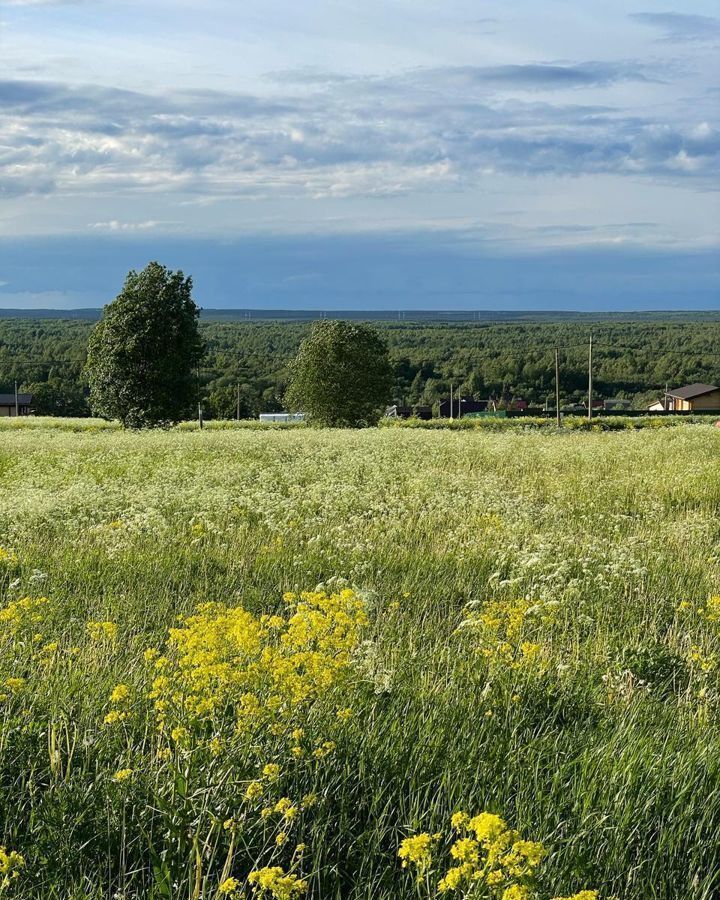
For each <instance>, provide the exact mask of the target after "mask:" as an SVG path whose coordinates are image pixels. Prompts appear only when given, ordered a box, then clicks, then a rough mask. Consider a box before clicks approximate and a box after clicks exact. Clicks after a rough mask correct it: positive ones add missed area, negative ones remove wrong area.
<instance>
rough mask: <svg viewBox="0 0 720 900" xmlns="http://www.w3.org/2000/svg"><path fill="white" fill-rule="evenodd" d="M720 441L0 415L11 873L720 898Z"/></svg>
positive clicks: (262, 887) (3, 748) (4, 763)
mask: <svg viewBox="0 0 720 900" xmlns="http://www.w3.org/2000/svg"><path fill="white" fill-rule="evenodd" d="M719 458H720V430H718V429H713V428H712V427H710V426H706V425H688V426H687V427H677V428H660V429H647V430H643V431H626V432H621V433H581V432H575V433H565V434H552V433H541V432H532V431H529V432H510V431H508V432H504V433H498V434H493V433H482V432H464V431H422V430H413V429H399V428H398V429H393V428H387V429H379V430H369V431H362V432H323V431H314V430H311V429H297V430H272V431H253V430H245V431H243V430H237V431H220V430H217V431H210V430H206V431H205V432H204V433H199V432H192V431H185V432H183V431H173V432H166V433H142V434H128V433H121V432H115V431H102V430H94V431H83V430H78V431H77V432H70V431H63V430H59V429H52V428H38V429H15V430H3V431H2V433H1V434H0V477H1V480H2V486H3V487H2V492H0V546H1V547H2V548H3V550H2V551H0V697H2V700H0V846H2V847H3V848H5V849H4V851H0V896H1V897H5V896H12V897H23V898H25V897H26V898H62V900H66V898H71V900H79V898H123V900H130V898H146V897H149V898H161V897H162V898H201V897H202V898H216V897H223V896H235V897H250V896H258V895H260V896H264V897H268V898H269V897H275V898H287V900H292V898H295V897H299V896H301V895H302V894H303V893H306V894H307V896H309V897H312V898H322V900H330V898H332V900H335V898H337V900H340V898H343V900H345V898H353V900H360V898H365V900H370V898H373V900H397V898H408V900H409V898H414V897H425V898H427V897H434V896H436V890H437V884H438V881H439V879H440V878H442V877H443V876H447V872H448V869H449V868H450V867H455V868H458V867H459V866H460V865H462V864H465V865H469V866H470V868H469V869H466V872H465V875H464V876H462V878H461V877H460V876H457V879H459V881H458V885H457V888H456V889H454V890H448V893H447V896H450V897H466V896H467V897H477V898H486V897H487V898H491V897H503V896H507V897H512V898H515V897H517V898H520V897H536V896H537V897H539V898H541V900H547V898H550V897H558V896H562V897H565V896H568V895H573V894H575V893H577V892H580V891H581V890H583V889H591V888H592V889H595V890H597V891H598V892H599V896H600V897H601V898H609V897H611V896H617V897H619V898H623V900H625V898H627V900H631V898H637V900H640V898H642V900H645V898H668V900H670V898H681V897H682V898H706V900H709V898H711V897H716V896H718V894H719V893H720V850H719V849H718V844H717V834H718V832H719V831H720V792H719V791H718V785H719V784H720V735H719V733H718V706H719V703H720V699H719V695H718V687H719V686H720V685H719V682H718V676H719V670H718V661H720V598H718V596H717V595H719V594H720V519H719V518H718V510H719V508H720V465H718V460H719ZM301 592H308V593H306V594H305V595H304V596H300V594H301ZM45 598H46V599H45ZM713 598H715V599H713ZM209 602H212V604H214V605H210V606H203V604H207V603H209ZM221 604H222V605H221ZM198 610H200V612H199V613H198ZM193 614H194V615H193ZM188 616H189V617H190V618H180V619H179V618H178V617H188ZM169 629H174V631H173V632H172V633H170V632H169ZM458 811H466V812H467V813H469V814H470V816H477V815H478V814H479V813H482V812H488V813H494V814H498V815H499V816H501V817H502V818H503V820H504V821H505V822H506V823H507V824H508V827H509V828H511V829H516V830H517V832H519V835H520V836H521V837H522V838H525V839H527V841H530V842H540V843H541V844H542V848H543V849H542V850H540V849H538V848H537V846H536V845H533V846H527V847H526V846H525V845H523V846H522V847H520V850H518V851H517V853H520V856H521V857H522V859H521V860H520V863H519V864H518V865H516V866H515V869H514V870H513V871H511V868H512V867H511V866H510V864H509V862H507V860H506V862H504V863H502V865H501V863H498V862H496V863H495V864H490V865H486V866H485V869H484V870H483V868H482V866H483V865H484V864H485V863H486V861H487V857H488V855H491V851H493V847H494V846H495V845H494V844H493V841H496V838H497V832H494V833H492V834H489V833H488V831H487V828H488V827H490V826H488V825H487V823H488V822H490V821H491V820H490V819H483V820H482V822H481V824H483V823H484V825H483V827H485V828H486V830H485V832H483V834H484V837H483V836H482V835H481V831H480V827H479V826H477V827H476V830H475V831H474V832H473V831H472V829H470V830H468V828H467V826H466V825H465V826H463V824H462V821H466V820H459V819H456V825H457V829H456V831H455V834H454V837H452V838H451V837H450V830H451V827H450V821H451V816H452V815H453V814H454V813H457V812H458ZM493 821H494V820H493ZM476 824H477V823H476ZM486 826H487V827H486ZM493 827H494V826H493ZM463 828H465V831H463ZM436 832H437V833H440V835H441V836H435V837H433V836H434V835H435V833H436ZM424 833H427V834H428V835H429V837H428V839H427V841H424V839H418V841H416V842H415V843H414V844H413V843H406V844H405V845H403V846H404V850H405V861H406V862H407V863H408V866H407V867H406V868H403V867H402V865H401V860H400V859H399V858H398V849H399V848H400V846H401V842H402V841H403V840H404V839H405V838H408V837H412V836H417V835H422V834H424ZM463 834H465V835H466V837H464V838H463V837H462V835H463ZM488 834H489V836H488ZM504 834H506V836H507V835H508V834H510V832H504ZM473 835H475V837H473ZM458 838H460V840H458ZM462 840H466V841H470V843H473V842H474V844H475V848H474V849H473V848H472V847H471V846H470V845H469V844H462V846H460V849H458V845H459V844H461V842H462ZM507 840H508V841H509V844H508V847H509V846H510V844H512V845H513V846H519V843H518V842H517V841H516V836H513V835H512V834H510V837H509V838H508V839H507ZM451 843H452V846H453V847H454V851H453V853H452V854H451ZM496 843H497V841H496ZM520 843H521V842H520ZM495 849H496V850H497V847H495ZM501 849H502V848H501ZM505 849H506V850H507V847H506V848H505ZM520 851H522V852H520ZM493 852H494V851H493ZM13 853H16V854H20V855H21V857H22V859H23V861H21V860H20V859H19V858H18V857H16V856H13V855H12V854H13ZM463 853H464V854H465V856H463V855H462V854H463ZM473 853H474V854H475V855H476V856H478V855H479V859H480V862H479V863H478V862H472V861H471V860H470V861H468V860H469V857H471V856H472V855H473ZM517 853H516V856H517ZM523 853H524V856H523ZM3 854H4V855H3ZM506 855H507V854H506ZM518 858H519V857H518ZM493 865H494V868H493ZM276 866H279V867H282V870H283V871H282V873H279V872H278V871H277V870H276V869H275V868H274V867H276ZM503 866H504V868H503ZM418 872H419V874H420V875H421V876H422V877H421V878H420V879H419V880H418V879H416V877H415V876H416V874H417V873H418ZM493 872H500V875H496V876H492V873H493ZM513 872H514V874H513ZM251 873H253V874H252V877H251V879H250V881H248V876H250V874H251ZM471 875H472V877H471ZM466 876H467V877H466ZM490 876H492V877H490ZM463 878H464V879H465V880H463ZM493 878H495V882H494V883H493ZM457 879H456V880H457ZM451 880H452V879H451ZM443 886H444V887H449V886H451V885H449V884H448V882H447V880H446V882H444V885H443ZM513 886H515V887H517V892H516V893H514V894H510V893H508V891H509V890H510V888H511V887H513ZM513 890H514V887H513ZM522 891H526V893H522Z"/></svg>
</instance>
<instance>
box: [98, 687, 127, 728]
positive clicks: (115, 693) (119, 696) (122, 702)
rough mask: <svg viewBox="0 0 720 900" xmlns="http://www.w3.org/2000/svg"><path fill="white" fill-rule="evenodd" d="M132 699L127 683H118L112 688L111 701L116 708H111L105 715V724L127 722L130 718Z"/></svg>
mask: <svg viewBox="0 0 720 900" xmlns="http://www.w3.org/2000/svg"><path fill="white" fill-rule="evenodd" d="M130 699H131V695H130V688H129V687H128V686H127V685H126V684H118V685H116V686H115V687H114V688H113V689H112V692H111V694H110V703H112V704H113V706H115V707H116V708H115V709H111V710H110V712H109V713H108V714H107V715H106V716H105V719H104V723H105V725H115V724H117V723H118V722H125V721H127V719H129V718H130V711H129V709H128V707H129V705H130Z"/></svg>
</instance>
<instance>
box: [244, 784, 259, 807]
mask: <svg viewBox="0 0 720 900" xmlns="http://www.w3.org/2000/svg"><path fill="white" fill-rule="evenodd" d="M262 793H263V786H262V782H260V781H251V782H250V784H248V786H247V787H246V788H245V799H246V800H249V801H250V802H251V803H252V802H253V801H254V800H258V799H259V798H260V797H262Z"/></svg>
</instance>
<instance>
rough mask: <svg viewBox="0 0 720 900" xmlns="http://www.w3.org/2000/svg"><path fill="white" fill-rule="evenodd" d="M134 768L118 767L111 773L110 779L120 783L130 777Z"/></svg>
mask: <svg viewBox="0 0 720 900" xmlns="http://www.w3.org/2000/svg"><path fill="white" fill-rule="evenodd" d="M133 771H134V769H118V770H117V772H116V773H115V774H114V775H113V777H112V780H113V781H114V782H115V783H116V784H120V783H121V782H123V781H127V780H128V779H129V778H131V777H132V774H133Z"/></svg>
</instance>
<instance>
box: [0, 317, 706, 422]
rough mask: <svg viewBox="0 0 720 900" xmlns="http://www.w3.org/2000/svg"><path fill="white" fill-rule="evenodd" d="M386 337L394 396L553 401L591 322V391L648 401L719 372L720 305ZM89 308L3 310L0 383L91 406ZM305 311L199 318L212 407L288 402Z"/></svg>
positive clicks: (46, 405)
mask: <svg viewBox="0 0 720 900" xmlns="http://www.w3.org/2000/svg"><path fill="white" fill-rule="evenodd" d="M375 325H376V327H377V328H378V329H379V330H380V332H381V333H382V334H383V335H384V337H385V339H386V340H387V343H388V346H389V348H390V354H391V359H392V362H393V366H394V370H395V388H394V395H395V396H394V399H395V401H396V402H397V403H401V404H404V405H412V404H416V403H421V404H427V405H435V404H436V403H437V402H438V400H439V399H440V398H441V397H445V396H447V394H448V392H449V389H450V385H451V384H452V385H453V386H454V389H455V390H458V389H459V390H460V391H461V392H462V393H463V394H464V395H465V394H466V395H469V396H474V397H475V398H477V399H484V398H487V397H488V396H490V395H495V396H497V397H500V396H502V395H506V396H515V397H523V398H524V399H526V400H528V401H529V402H530V404H531V405H534V406H541V405H544V404H545V402H546V401H548V402H549V404H550V405H554V366H555V362H554V350H555V347H559V348H560V367H561V373H560V383H561V391H560V394H561V403H563V404H570V403H573V402H578V401H582V400H583V399H584V398H585V397H586V396H587V365H588V359H587V357H588V340H589V337H590V333H591V332H592V334H593V345H594V365H593V380H594V391H595V395H596V396H597V397H599V398H613V397H618V398H626V399H630V400H631V401H632V405H633V407H634V408H643V407H645V406H647V405H648V404H649V403H651V402H653V400H655V399H657V397H658V396H659V395H660V394H662V392H663V391H664V389H665V387H666V385H669V386H670V387H677V386H679V385H682V384H687V383H691V382H695V381H701V382H707V383H710V384H718V383H720V317H718V316H716V315H713V314H712V313H710V314H707V315H699V314H691V315H688V316H687V317H682V316H679V315H678V314H661V313H658V314H656V315H655V316H649V315H643V316H637V317H632V316H627V317H624V318H621V317H619V316H608V317H606V318H602V317H596V318H593V319H590V318H589V317H561V316H560V315H558V316H557V318H556V319H554V320H550V321H549V320H548V318H547V317H546V316H543V317H538V318H537V319H535V320H533V319H531V318H524V319H522V320H515V319H513V320H506V321H494V322H493V321H486V320H483V321H477V322H472V321H471V322H428V321H416V322H410V321H379V322H376V323H375ZM92 327H93V322H92V321H90V320H88V319H58V318H35V319H33V318H27V317H5V318H0V391H3V392H7V391H12V390H13V387H14V382H15V380H17V381H18V383H19V386H20V389H21V390H22V391H29V392H31V393H33V394H34V397H35V400H34V407H35V410H36V411H37V412H38V413H39V414H46V415H73V416H76V415H79V416H83V415H89V414H90V409H89V407H88V402H87V397H86V393H87V392H86V386H85V381H84V377H83V365H84V361H85V348H86V344H87V338H88V334H89V333H90V330H91V328H92ZM310 327H311V326H310V323H309V322H308V321H279V320H267V321H262V320H256V321H243V320H239V321H227V320H222V319H217V320H212V319H209V318H206V317H205V318H203V319H201V324H200V329H201V333H202V336H203V339H204V341H205V344H206V348H207V352H206V356H205V360H204V363H203V366H202V368H201V370H200V373H199V379H198V393H199V397H200V398H201V399H202V402H203V406H204V411H205V415H206V416H207V417H208V418H231V417H234V415H235V411H236V402H237V391H238V386H239V391H240V414H241V417H255V416H257V415H258V413H260V412H272V411H276V410H279V409H282V408H283V396H284V393H285V388H286V385H287V378H288V363H289V362H290V360H291V359H292V358H293V356H294V355H295V353H296V351H297V348H298V345H299V344H300V341H301V340H302V339H303V337H305V335H306V334H308V332H309V329H310Z"/></svg>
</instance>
